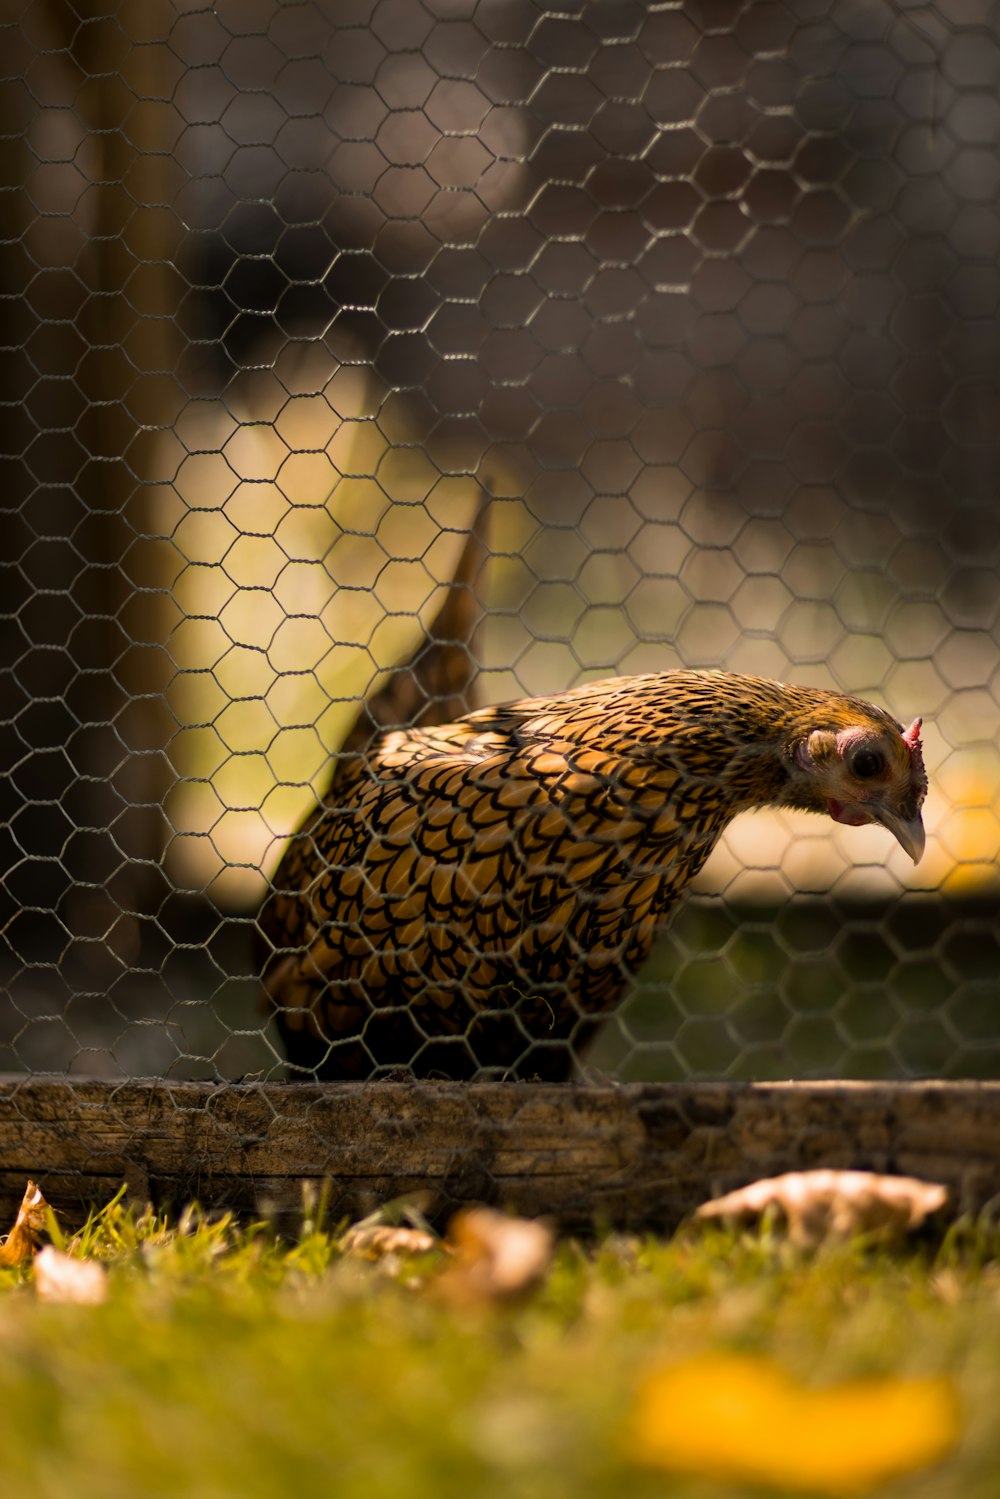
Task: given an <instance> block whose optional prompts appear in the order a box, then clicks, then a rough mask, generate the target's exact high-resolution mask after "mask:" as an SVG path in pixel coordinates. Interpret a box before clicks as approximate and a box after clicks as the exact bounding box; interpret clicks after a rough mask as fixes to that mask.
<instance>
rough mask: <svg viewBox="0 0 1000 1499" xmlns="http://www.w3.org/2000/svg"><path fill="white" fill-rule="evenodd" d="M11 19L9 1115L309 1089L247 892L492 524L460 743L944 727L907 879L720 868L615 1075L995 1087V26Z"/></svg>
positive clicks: (983, 13) (755, 9)
mask: <svg viewBox="0 0 1000 1499" xmlns="http://www.w3.org/2000/svg"><path fill="white" fill-rule="evenodd" d="M6 17H7V18H6V20H5V21H4V22H3V38H4V43H5V46H4V62H5V67H4V75H5V76H4V82H3V86H2V90H0V139H2V150H3V159H4V164H5V171H4V183H5V187H6V192H5V194H4V197H3V200H2V201H3V205H4V216H3V223H2V228H0V235H2V251H0V253H2V264H3V275H2V281H0V295H2V297H3V318H4V321H3V329H4V335H3V342H4V358H3V362H2V365H0V399H2V401H3V422H2V432H3V443H2V446H3V454H4V460H3V461H4V484H3V489H2V506H3V512H4V526H3V537H2V555H3V579H4V582H3V597H2V601H0V607H2V619H3V626H2V628H3V647H2V668H3V683H4V686H3V703H2V709H0V711H2V742H3V747H4V748H3V769H4V778H3V782H2V785H0V798H2V806H0V819H2V827H3V832H2V838H3V857H2V869H3V886H2V909H0V926H2V932H3V938H2V943H0V965H2V972H0V978H2V983H3V988H2V998H0V1066H2V1067H4V1068H6V1069H8V1070H13V1071H19V1072H44V1073H69V1074H90V1075H97V1076H108V1077H116V1076H132V1077H190V1078H221V1079H235V1078H240V1077H244V1076H248V1075H250V1076H262V1077H266V1078H274V1079H278V1078H281V1077H283V1076H285V1075H286V1072H287V1064H286V1061H285V1056H284V1049H283V1044H282V1040H281V1037H280V1035H279V1034H278V1031H277V1029H276V1027H275V1024H274V1020H273V1017H270V1016H269V1015H268V1013H267V1010H266V1008H265V1006H264V1002H263V995H262V989H261V984H260V980H259V974H258V971H257V967H256V962H257V960H256V959H255V957H254V955H253V954H254V948H253V942H252V938H253V933H254V929H255V925H256V917H257V912H258V911H259V909H260V906H261V902H262V900H263V898H264V895H265V892H266V889H267V882H268V879H269V877H270V876H271V875H273V872H274V869H275V867H276V865H277V862H278V859H279V856H280V853H281V850H282V847H283V846H284V843H285V841H286V840H287V838H288V836H289V835H290V834H291V833H292V832H293V831H294V830H295V829H296V828H297V827H298V826H299V825H300V823H301V822H302V820H303V818H304V817H305V816H306V815H307V814H308V813H309V811H310V809H311V808H312V807H313V806H314V804H315V800H316V797H317V794H321V793H322V792H323V791H324V789H325V787H326V784H327V781H328V779H329V774H330V766H331V758H332V757H333V756H334V755H335V754H336V752H337V750H338V748H339V747H340V745H341V744H342V742H343V739H344V736H345V734H346V733H347V732H348V730H349V728H350V725H351V723H352V722H353V721H354V720H355V719H356V717H357V713H358V706H359V703H360V702H361V701H362V700H363V699H365V698H366V696H368V695H369V694H370V693H371V692H372V691H374V690H375V689H376V688H377V686H378V684H379V683H380V682H383V681H384V680H385V676H386V673H388V672H389V671H390V670H391V669H392V667H393V666H394V665H396V664H397V663H399V662H402V661H404V660H405V659H406V658H407V657H409V656H410V655H411V654H412V653H413V651H414V649H415V648H416V647H417V645H418V643H419V641H420V639H421V637H422V635H423V634H424V632H426V630H427V629H428V628H429V622H430V621H431V620H432V618H433V617H434V614H435V611H436V609H437V608H438V607H439V605H440V602H441V598H442V594H443V590H444V589H445V588H446V586H447V584H448V582H449V580H450V578H451V577H452V574H453V572H454V569H455V567H456V564H457V560H458V557H459V555H460V553H461V551H462V548H463V544H464V541H465V536H466V533H467V532H468V530H469V528H470V526H472V524H473V522H474V519H475V517H476V516H477V514H479V512H480V509H481V504H482V496H484V495H485V496H487V497H488V499H489V503H488V506H487V508H486V511H485V514H483V516H482V519H481V523H480V524H481V534H482V535H483V537H484V544H485V547H486V550H487V554H488V555H487V558H486V561H485V563H484V565H483V566H482V567H480V568H479V569H478V570H477V573H476V576H475V580H474V587H475V592H476V594H477V596H478V599H479V601H480V603H481V606H482V611H483V617H482V621H481V623H480V624H479V626H478V627H477V629H476V633H475V635H474V637H473V639H472V642H471V655H472V658H473V660H474V661H475V663H476V665H477V667H478V672H477V674H476V676H475V680H474V683H473V686H472V689H471V690H472V691H473V692H474V694H475V697H476V700H477V701H478V702H481V703H485V704H488V703H496V702H501V701H504V700H506V699H510V698H514V697H521V696H524V695H528V694H537V693H552V692H557V691H561V690H563V689H566V688H569V687H571V686H573V685H576V684H578V683H581V682H583V681H585V680H587V679H589V678H595V677H600V676H607V675H615V674H623V673H638V672H645V671H660V670H664V669H667V668H671V667H674V666H678V665H685V666H698V667H725V668H727V669H731V670H736V671H745V672H751V673H755V674H759V675H766V676H773V677H776V678H780V679H783V680H787V681H790V682H800V683H810V684H813V685H817V686H830V687H835V688H837V689H839V690H842V691H847V692H851V693H854V694H857V695H861V696H864V697H869V698H871V699H873V700H875V701H878V702H880V703H882V704H884V705H885V706H887V707H888V708H889V709H890V710H891V711H892V712H893V713H894V714H895V715H896V716H897V717H899V718H900V719H902V720H903V721H904V722H908V721H909V719H910V718H912V717H913V716H914V715H916V714H922V715H923V716H924V719H925V729H924V736H925V754H926V760H927V767H928V772H929V775H930V781H931V792H930V796H929V799H928V803H927V807H926V822H927V827H928V850H927V854H926V855H925V858H924V859H923V861H922V862H921V863H920V865H919V866H918V867H917V868H916V869H912V868H911V867H910V865H909V863H908V861H907V860H906V858H905V856H904V855H903V853H902V851H901V850H897V849H895V847H894V846H890V844H891V840H890V839H889V838H888V835H887V834H886V833H885V831H884V830H882V829H878V828H868V829H865V828H862V829H840V828H835V827H834V825H833V824H832V823H830V822H826V821H822V820H820V819H818V818H808V817H806V816H804V815H798V814H795V815H793V814H778V813H762V814H757V815H755V816H752V817H749V816H748V817H742V818H740V819H738V820H737V821H736V822H735V823H734V824H733V825H732V826H731V828H730V830H729V832H728V834H727V835H726V837H725V839H724V840H723V842H722V844H721V845H720V846H719V848H718V849H717V850H716V852H715V853H714V855H713V856H712V859H711V860H710V862H709V864H708V865H707V866H706V868H705V870H704V871H703V872H702V874H701V875H700V876H699V878H698V880H697V882H696V884H695V886H694V887H692V888H691V889H690V890H689V891H688V893H687V896H686V898H685V899H684V901H683V903H682V904H681V906H680V907H679V909H678V910H677V912H676V913H675V914H674V916H673V917H672V919H671V921H670V923H669V925H668V928H667V930H666V932H665V934H664V936H663V938H662V940H661V942H660V944H659V946H658V948H657V949H656V951H655V953H654V956H653V957H652V959H651V960H650V961H649V963H648V964H647V965H646V967H645V968H644V969H643V971H642V972H641V973H640V974H639V975H638V977H637V981H636V985H635V989H634V992H633V993H632V995H631V996H630V997H629V999H628V1000H627V1001H626V1003H625V1005H624V1007H623V1008H622V1010H621V1011H620V1013H619V1014H618V1015H617V1017H616V1018H615V1019H614V1020H612V1021H609V1022H608V1023H607V1025H606V1027H605V1029H604V1030H603V1032H602V1033H601V1034H600V1036H599V1037H598V1039H597V1041H596V1043H595V1045H594V1047H593V1048H592V1050H591V1052H590V1053H589V1054H588V1056H587V1057H586V1058H585V1062H586V1064H587V1065H588V1066H590V1067H591V1068H593V1069H595V1070H597V1071H600V1072H603V1073H610V1074H612V1075H616V1076H621V1077H643V1078H678V1077H706V1076H714V1077H725V1076H730V1077H736V1078H769V1077H779V1076H780V1077H784V1076H793V1077H815V1076H857V1077H895V1076H907V1075H941V1076H958V1077H983V1076H997V1075H1000V1006H998V1003H997V1002H998V1000H1000V926H998V921H997V916H996V909H997V899H996V897H997V889H998V885H997V850H998V845H1000V797H998V788H1000V752H998V748H997V743H998V731H1000V671H998V670H997V666H998V658H997V646H998V633H997V632H998V608H1000V583H998V576H997V561H998V554H1000V525H998V500H997V477H998V457H1000V402H998V384H997V374H996V372H997V367H998V364H997V362H998V356H1000V321H998V254H1000V212H998V206H997V205H998V189H1000V152H998V145H1000V7H998V6H997V5H995V4H992V3H987V0H938V3H930V4H923V3H909V0H787V3H782V0H677V3H675V0H667V3H648V4H633V3H630V0H597V3H568V4H565V5H557V4H541V3H537V0H478V3H476V0H378V3H375V0H339V3H338V0H327V3H321V0H304V3H274V0H220V3H217V4H215V5H213V6H211V7H206V6H203V5H200V4H197V3H194V0H192V3H188V0H120V3H119V4H117V5H113V4H112V3H111V0H88V3H85V4H82V5H73V4H70V3H62V0H45V3H42V0H22V3H20V4H17V3H14V4H11V5H10V6H9V7H7V10H6Z"/></svg>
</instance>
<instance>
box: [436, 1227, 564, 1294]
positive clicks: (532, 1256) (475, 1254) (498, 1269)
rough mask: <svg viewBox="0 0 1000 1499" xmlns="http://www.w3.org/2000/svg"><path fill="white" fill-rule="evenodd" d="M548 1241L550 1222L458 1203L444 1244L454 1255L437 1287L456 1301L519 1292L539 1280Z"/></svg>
mask: <svg viewBox="0 0 1000 1499" xmlns="http://www.w3.org/2000/svg"><path fill="white" fill-rule="evenodd" d="M554 1244H555V1235H554V1233H553V1230H552V1227H551V1225H550V1224H548V1223H545V1222H543V1221H541V1220H539V1219H534V1218H510V1217H508V1216H507V1215H506V1214H505V1213H498V1212H495V1211H494V1209H493V1208H482V1207H479V1208H463V1209H462V1211H461V1212H459V1213H456V1214H455V1217H454V1218H453V1219H452V1220H451V1223H450V1225H449V1228H448V1238H447V1240H446V1247H447V1248H449V1249H450V1250H451V1252H452V1254H453V1256H454V1259H453V1263H452V1264H451V1265H449V1266H448V1268H447V1269H446V1270H445V1272H444V1274H443V1275H442V1276H441V1277H440V1279H439V1280H438V1282H437V1287H438V1290H439V1291H440V1292H441V1294H442V1295H443V1296H444V1297H445V1298H446V1299H448V1300H453V1301H457V1302H462V1301H465V1302H473V1301H480V1302H483V1301H503V1300H507V1299H509V1298H511V1297H516V1296H520V1295H523V1294H525V1293H526V1292H528V1291H530V1290H532V1289H533V1288H534V1287H535V1286H537V1285H539V1284H540V1283H541V1281H543V1280H544V1278H545V1276H546V1275H547V1273H548V1270H549V1266H550V1265H551V1263H552V1251H553V1247H554Z"/></svg>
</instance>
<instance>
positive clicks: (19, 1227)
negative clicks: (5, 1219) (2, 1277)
mask: <svg viewBox="0 0 1000 1499" xmlns="http://www.w3.org/2000/svg"><path fill="white" fill-rule="evenodd" d="M48 1211H49V1205H48V1203H47V1202H46V1201H45V1198H44V1197H43V1196H42V1194H41V1192H40V1190H39V1189H38V1187H36V1186H35V1183H34V1182H33V1181H29V1182H28V1184H27V1186H26V1187H25V1189H24V1197H23V1198H22V1199H21V1206H20V1207H19V1208H18V1212H17V1222H16V1223H15V1224H14V1227H13V1228H12V1229H11V1231H10V1233H9V1234H8V1235H7V1237H6V1239H5V1240H4V1242H3V1243H2V1244H0V1265H2V1266H3V1267H4V1268H7V1269H9V1268H10V1267H11V1266H13V1265H23V1264H24V1262H25V1260H30V1259H31V1256H32V1255H33V1254H34V1252H35V1250H36V1249H37V1248H38V1239H39V1236H40V1235H41V1234H42V1233H43V1232H44V1230H45V1220H46V1216H47V1214H48Z"/></svg>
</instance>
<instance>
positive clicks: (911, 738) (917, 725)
mask: <svg viewBox="0 0 1000 1499" xmlns="http://www.w3.org/2000/svg"><path fill="white" fill-rule="evenodd" d="M922 725H923V719H922V718H915V719H914V720H913V722H912V723H911V724H910V727H909V728H908V729H904V730H903V742H904V744H908V745H909V747H910V749H911V750H913V751H916V752H917V753H918V754H919V753H920V729H921V726H922Z"/></svg>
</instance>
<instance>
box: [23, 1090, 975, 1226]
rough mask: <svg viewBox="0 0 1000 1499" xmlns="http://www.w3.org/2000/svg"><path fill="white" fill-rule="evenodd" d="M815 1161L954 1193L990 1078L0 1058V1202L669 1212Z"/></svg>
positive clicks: (965, 1185)
mask: <svg viewBox="0 0 1000 1499" xmlns="http://www.w3.org/2000/svg"><path fill="white" fill-rule="evenodd" d="M817 1166H839V1167H855V1168H865V1169H870V1170H876V1171H888V1172H899V1173H903V1174H906V1175H912V1176H919V1177H924V1178H927V1179H932V1180H936V1181H940V1182H943V1183H944V1184H945V1185H947V1186H948V1187H949V1189H950V1191H951V1193H952V1200H953V1203H954V1205H955V1207H956V1209H957V1210H969V1211H976V1210H978V1209H979V1208H981V1207H982V1206H983V1205H984V1203H986V1202H987V1201H988V1200H989V1199H991V1198H993V1197H995V1196H997V1195H998V1194H1000V1084H998V1083H972V1082H970V1083H963V1082H945V1083H938V1082H905V1083H860V1082H830V1083H724V1082H719V1083H712V1082H695V1083H630V1084H626V1085H622V1086H619V1087H611V1086H586V1085H565V1086H557V1085H548V1084H532V1083H482V1084H462V1083H426V1082H423V1083H416V1082H413V1083H407V1082H377V1083H367V1084H366V1083H330V1084H315V1085H314V1084H308V1083H288V1084H285V1083H242V1084H223V1085H213V1084H211V1083H197V1082H190V1083H189V1082H122V1083H111V1082H106V1081H100V1082H97V1081H86V1080H78V1079H73V1080H68V1079H64V1080H59V1079H57V1080H53V1079H50V1078H37V1077H22V1076H12V1075H0V1213H2V1215H3V1221H6V1220H7V1219H9V1218H10V1216H11V1211H12V1209H15V1208H16V1206H17V1204H18V1202H19V1201H20V1198H21V1194H22V1192H23V1190H24V1181H25V1178H26V1177H29V1176H30V1177H32V1178H34V1179H35V1180H37V1181H38V1182H39V1183H40V1185H41V1186H42V1189H43V1191H44V1192H45V1195H46V1197H48V1199H49V1200H50V1201H51V1202H52V1204H53V1205H54V1206H55V1207H56V1208H57V1209H59V1210H60V1211H62V1212H63V1213H64V1214H65V1215H66V1217H67V1219H68V1220H69V1221H70V1222H73V1221H76V1220H79V1219H80V1217H81V1216H82V1215H83V1214H84V1212H85V1211H86V1208H87V1207H88V1206H89V1205H93V1204H97V1205H99V1204H100V1203H102V1202H103V1201H106V1200H107V1199H108V1198H109V1197H110V1196H111V1195H113V1193H114V1192H115V1191H116V1190H117V1189H118V1187H119V1186H120V1185H121V1184H122V1182H125V1183H127V1185H128V1188H129V1192H130V1194H131V1196H132V1197H133V1198H136V1199H138V1200H139V1201H143V1202H144V1201H146V1200H149V1201H151V1202H153V1203H154V1205H156V1206H157V1207H164V1208H169V1209H172V1210H175V1211H176V1210H178V1209H179V1208H180V1207H182V1206H183V1205H184V1204H185V1203H187V1202H190V1201H192V1200H197V1201H198V1202H200V1203H201V1204H202V1206H204V1207H205V1208H206V1209H210V1210H216V1209H221V1208H224V1207H225V1208H233V1209H235V1210H236V1211H238V1212H239V1213H240V1214H243V1215H260V1214H265V1215H272V1216H274V1217H275V1218H276V1219H278V1220H279V1221H280V1222H282V1223H283V1224H284V1225H286V1226H290V1227H294V1224H295V1222H296V1221H298V1220H299V1217H300V1214H301V1205H302V1194H303V1183H313V1184H314V1185H315V1186H317V1187H318V1186H320V1185H321V1184H323V1183H326V1184H328V1186H327V1191H328V1193H329V1198H328V1200H329V1211H330V1214H331V1215H332V1216H333V1217H334V1218H340V1217H346V1216H350V1217H357V1216H360V1215H361V1214H363V1213H365V1212H367V1211H369V1210H370V1209H371V1208H372V1207H374V1206H376V1205H377V1204H379V1203H381V1202H384V1201H386V1200H388V1199H389V1198H392V1197H396V1196H399V1195H401V1194H403V1193H408V1192H416V1191H422V1192H426V1193H428V1194H429V1198H430V1201H431V1203H432V1213H433V1215H434V1216H436V1217H437V1218H439V1219H443V1218H445V1217H447V1215H448V1214H449V1213H450V1212H451V1211H453V1210H454V1208H455V1207H457V1206H458V1205H459V1204H461V1203H465V1202H471V1201H476V1202H487V1203H495V1204H498V1205H501V1206H505V1207H509V1208H511V1209H514V1210H516V1211H518V1212H521V1213H525V1214H529V1215H534V1214H543V1213H544V1214H549V1215H551V1216H553V1217H554V1218H555V1219H556V1220H557V1221H558V1222H559V1223H560V1224H561V1225H562V1226H563V1227H564V1228H566V1229H574V1230H580V1229H586V1228H588V1227H590V1226H592V1225H593V1224H594V1223H598V1224H600V1223H605V1224H614V1225H619V1226H623V1227H631V1228H658V1229H669V1228H672V1227H674V1226H675V1225H676V1224H677V1223H678V1222H679V1221H680V1220H681V1219H682V1218H683V1217H684V1216H685V1215H686V1214H688V1213H690V1212H691V1211H692V1209H693V1208H695V1207H696V1206H697V1205H698V1204H699V1203H700V1202H703V1201H704V1200H705V1199H706V1198H707V1197H709V1196H711V1195H713V1194H714V1193H717V1192H723V1191H729V1190H731V1189H732V1188H734V1187H737V1186H741V1185H743V1184H744V1183H746V1182H748V1181H752V1180H755V1179H756V1178H758V1177H762V1176H773V1175H777V1174H778V1173H780V1172H783V1171H792V1170H802V1169H806V1168H809V1167H817Z"/></svg>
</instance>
